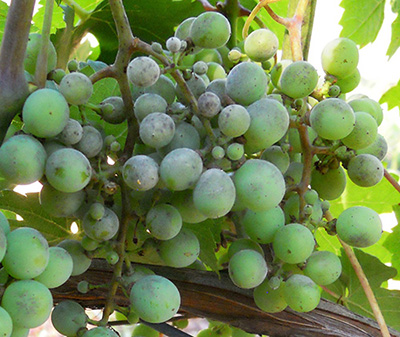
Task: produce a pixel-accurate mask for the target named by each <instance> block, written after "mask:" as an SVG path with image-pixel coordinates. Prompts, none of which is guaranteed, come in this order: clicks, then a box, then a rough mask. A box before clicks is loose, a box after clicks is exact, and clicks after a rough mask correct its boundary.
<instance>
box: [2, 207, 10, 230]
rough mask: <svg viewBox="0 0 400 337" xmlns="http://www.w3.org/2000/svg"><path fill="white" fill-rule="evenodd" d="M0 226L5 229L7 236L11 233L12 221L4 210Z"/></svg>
mask: <svg viewBox="0 0 400 337" xmlns="http://www.w3.org/2000/svg"><path fill="white" fill-rule="evenodd" d="M0 228H2V229H3V231H4V234H5V235H6V236H7V235H8V233H10V223H9V222H8V220H7V218H6V216H5V215H4V213H3V212H2V211H0Z"/></svg>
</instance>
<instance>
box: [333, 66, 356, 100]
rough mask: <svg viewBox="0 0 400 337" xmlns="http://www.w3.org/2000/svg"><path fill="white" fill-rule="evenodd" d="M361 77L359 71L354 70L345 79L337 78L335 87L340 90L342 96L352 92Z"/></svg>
mask: <svg viewBox="0 0 400 337" xmlns="http://www.w3.org/2000/svg"><path fill="white" fill-rule="evenodd" d="M360 81H361V75H360V71H359V70H358V69H357V68H356V69H354V70H353V71H352V72H351V73H350V74H349V75H347V76H346V77H338V78H337V81H336V83H335V84H336V85H337V86H338V87H339V88H340V92H341V93H342V94H346V93H348V92H350V91H353V90H354V89H355V88H357V86H358V85H359V84H360Z"/></svg>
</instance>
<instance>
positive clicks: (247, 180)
mask: <svg viewBox="0 0 400 337" xmlns="http://www.w3.org/2000/svg"><path fill="white" fill-rule="evenodd" d="M233 181H234V183H235V187H236V193H237V196H238V197H239V199H240V200H241V201H242V203H243V205H245V206H246V207H247V208H249V209H251V210H253V211H255V212H257V211H266V210H268V209H271V208H274V207H275V206H277V205H278V204H279V203H280V202H281V201H282V198H283V196H284V194H285V190H286V186H285V180H284V179H283V176H282V173H281V172H280V171H279V169H278V168H277V167H276V166H275V165H273V164H271V163H269V162H267V161H265V160H261V159H252V160H247V161H246V162H245V163H244V164H243V165H242V166H241V167H240V168H239V169H238V170H237V171H236V172H235V175H234V176H233Z"/></svg>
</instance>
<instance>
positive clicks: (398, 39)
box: [386, 14, 400, 58]
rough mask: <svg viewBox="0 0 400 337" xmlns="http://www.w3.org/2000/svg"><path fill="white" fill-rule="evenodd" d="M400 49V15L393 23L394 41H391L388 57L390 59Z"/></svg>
mask: <svg viewBox="0 0 400 337" xmlns="http://www.w3.org/2000/svg"><path fill="white" fill-rule="evenodd" d="M399 47H400V14H399V15H397V17H396V19H395V20H394V21H393V23H392V39H391V41H390V45H389V48H388V50H387V52H386V55H388V56H389V58H390V57H392V56H393V54H394V53H395V52H396V51H397V49H398V48H399Z"/></svg>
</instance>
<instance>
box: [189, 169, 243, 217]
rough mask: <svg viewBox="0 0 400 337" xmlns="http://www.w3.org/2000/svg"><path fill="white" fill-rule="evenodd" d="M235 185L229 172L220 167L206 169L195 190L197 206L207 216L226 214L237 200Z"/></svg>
mask: <svg viewBox="0 0 400 337" xmlns="http://www.w3.org/2000/svg"><path fill="white" fill-rule="evenodd" d="M235 195H236V194H235V186H234V184H233V181H232V179H231V178H230V177H229V175H228V174H227V173H225V172H224V171H222V170H220V169H216V168H212V169H208V170H206V171H205V172H204V173H203V174H202V175H201V176H200V179H199V180H198V181H197V183H196V186H195V188H194V191H193V202H194V205H195V207H196V208H197V209H198V210H199V211H200V212H201V213H203V214H204V215H205V216H206V217H208V218H211V219H215V218H219V217H222V216H224V215H225V214H227V213H228V212H229V211H230V210H231V209H232V206H233V204H234V202H235Z"/></svg>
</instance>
